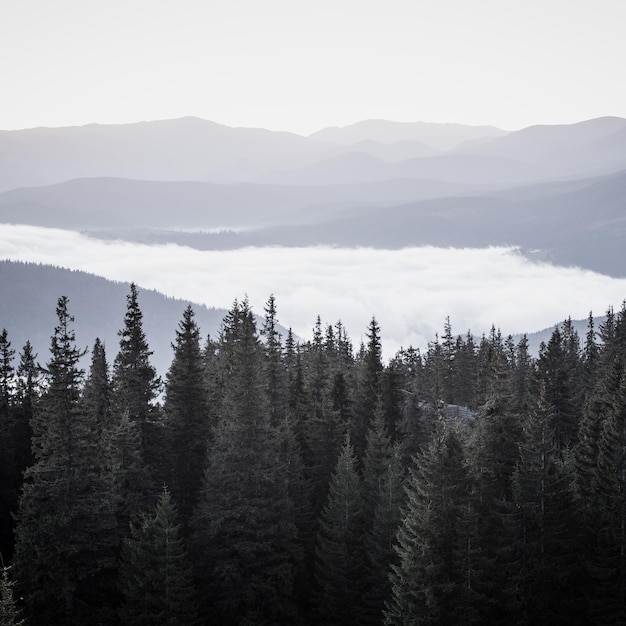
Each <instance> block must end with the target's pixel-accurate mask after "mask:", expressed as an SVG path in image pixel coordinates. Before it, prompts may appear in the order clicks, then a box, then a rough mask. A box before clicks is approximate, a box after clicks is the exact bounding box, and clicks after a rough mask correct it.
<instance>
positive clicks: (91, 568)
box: [14, 297, 115, 624]
mask: <svg viewBox="0 0 626 626" xmlns="http://www.w3.org/2000/svg"><path fill="white" fill-rule="evenodd" d="M67 304H68V300H67V298H65V297H62V298H59V301H58V305H57V311H56V312H57V318H58V325H57V327H56V328H55V332H54V335H53V336H52V340H51V348H50V351H51V358H50V361H49V362H48V366H47V370H46V376H47V382H48V384H47V390H46V392H45V395H44V396H43V398H42V400H41V402H40V403H39V404H38V406H37V410H36V412H35V415H34V419H33V453H34V456H35V464H34V465H33V466H32V467H30V468H28V470H27V471H26V474H25V483H24V488H23V492H22V496H21V499H20V507H19V514H18V516H17V529H16V551H15V561H14V564H15V570H16V575H17V578H18V580H19V581H20V589H21V595H23V596H24V597H25V599H26V603H27V610H28V613H29V617H30V620H31V621H32V622H33V623H42V624H54V623H62V622H65V623H81V622H82V623H84V621H85V619H86V614H87V613H88V614H89V621H90V623H93V624H97V623H100V620H103V621H104V622H106V621H108V615H107V613H106V611H100V610H99V608H100V606H101V601H102V596H101V595H100V593H101V591H102V589H101V587H100V585H99V581H100V578H101V576H102V574H103V571H105V570H106V569H107V568H109V567H111V565H112V559H113V555H114V546H113V542H114V540H115V536H114V528H115V527H114V516H113V504H112V494H111V490H110V483H109V482H108V480H107V478H106V475H105V474H104V473H103V468H102V467H101V465H100V464H99V459H100V455H99V453H98V450H99V446H100V438H99V433H98V430H97V427H96V425H95V424H94V421H93V420H91V419H90V418H89V417H88V416H86V415H85V413H84V412H83V411H82V410H81V405H80V384H81V381H82V378H83V372H82V370H81V369H80V368H79V366H78V362H79V359H80V358H81V356H82V355H83V352H82V351H81V350H79V349H78V348H77V347H76V344H75V337H74V330H73V328H72V324H73V318H72V317H71V316H70V314H69V313H68V310H67ZM44 512H45V513H44Z"/></svg>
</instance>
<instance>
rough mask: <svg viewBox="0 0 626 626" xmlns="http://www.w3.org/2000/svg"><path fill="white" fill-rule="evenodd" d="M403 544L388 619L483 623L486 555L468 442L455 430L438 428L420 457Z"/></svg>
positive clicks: (393, 576) (404, 522)
mask: <svg viewBox="0 0 626 626" xmlns="http://www.w3.org/2000/svg"><path fill="white" fill-rule="evenodd" d="M397 542H398V544H397V551H398V557H399V563H398V564H397V565H394V566H393V567H392V572H391V585H392V599H391V601H390V602H389V604H388V607H387V610H386V612H385V623H386V624H394V625H395V624H402V625H404V624H407V625H408V624H411V625H414V624H437V625H439V624H441V625H444V624H446V625H447V624H474V623H478V621H479V613H478V609H479V606H480V603H481V600H482V598H481V596H480V594H479V593H478V591H477V589H478V582H479V580H478V577H479V569H480V568H479V565H478V564H479V562H480V555H479V552H478V546H477V545H476V544H477V533H476V528H475V519H474V515H473V508H472V501H471V488H470V484H469V481H468V478H467V474H466V467H465V458H464V451H463V445H462V442H461V440H460V438H459V436H458V434H457V433H456V432H455V430H454V429H451V428H448V429H444V428H443V426H441V425H440V426H438V432H437V434H436V436H435V437H434V438H433V441H432V443H431V445H430V447H429V448H428V450H427V451H425V452H424V453H423V454H421V455H420V456H419V457H417V458H416V464H415V466H414V468H413V470H412V473H411V477H410V479H409V482H408V485H407V505H406V510H405V513H404V517H403V520H402V523H401V525H400V528H399V530H398V536H397Z"/></svg>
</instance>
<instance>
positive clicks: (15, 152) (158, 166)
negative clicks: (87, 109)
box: [0, 117, 328, 190]
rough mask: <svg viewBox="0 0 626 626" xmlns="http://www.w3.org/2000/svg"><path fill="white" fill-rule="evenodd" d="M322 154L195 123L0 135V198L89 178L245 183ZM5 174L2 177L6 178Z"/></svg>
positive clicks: (289, 138)
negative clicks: (0, 192) (30, 188)
mask: <svg viewBox="0 0 626 626" xmlns="http://www.w3.org/2000/svg"><path fill="white" fill-rule="evenodd" d="M327 149H328V146H327V145H325V144H323V143H321V142H317V141H314V140H311V139H307V138H305V137H301V136H299V135H295V134H293V133H285V132H273V131H269V130H264V129H252V128H231V127H228V126H222V125H220V124H215V123H214V122H209V121H207V120H202V119H198V118H191V117H189V118H182V119H177V120H163V121H157V122H141V123H136V124H123V125H100V124H91V125H88V126H74V127H65V128H34V129H28V130H15V131H0V167H1V168H2V169H4V170H5V171H0V185H2V186H1V187H0V190H6V189H12V188H16V187H22V186H32V185H47V184H52V183H57V182H62V181H66V180H70V179H73V178H85V177H94V176H112V177H120V178H135V179H142V180H144V179H148V180H220V179H227V180H230V179H232V178H233V177H234V178H235V179H237V180H244V179H246V177H247V176H248V174H250V173H253V174H256V173H258V171H265V170H267V169H268V168H272V167H281V166H282V167H284V166H285V164H286V163H287V162H288V163H293V162H294V161H298V160H300V159H302V160H304V161H305V162H307V161H308V160H311V159H314V158H317V157H318V156H319V155H321V154H323V153H324V152H325V151H326V150H327ZM7 170H8V171H7Z"/></svg>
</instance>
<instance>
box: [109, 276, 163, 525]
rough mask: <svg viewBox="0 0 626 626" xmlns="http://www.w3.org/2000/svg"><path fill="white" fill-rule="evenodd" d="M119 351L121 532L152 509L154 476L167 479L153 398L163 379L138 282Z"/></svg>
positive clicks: (115, 381) (115, 401)
mask: <svg viewBox="0 0 626 626" xmlns="http://www.w3.org/2000/svg"><path fill="white" fill-rule="evenodd" d="M126 300H127V307H126V314H125V316H124V327H123V328H122V330H120V331H119V335H120V348H119V351H118V353H117V356H116V357H115V361H114V364H113V377H112V390H111V401H112V408H113V417H114V421H115V425H114V429H113V432H112V437H113V439H114V440H115V441H116V444H115V446H114V447H113V450H114V451H115V452H116V459H115V460H114V462H113V463H114V465H115V466H116V468H117V471H116V474H117V487H118V490H119V500H120V502H121V509H120V516H121V517H120V520H119V524H120V527H121V528H125V527H127V526H128V522H129V519H130V517H129V516H130V515H132V514H133V513H134V512H135V511H136V510H137V508H138V507H139V508H140V507H149V506H151V505H152V504H153V500H154V497H155V495H156V494H155V487H154V478H155V475H158V476H159V477H160V478H163V474H164V469H165V468H164V467H163V458H164V456H165V450H164V436H163V435H164V429H163V428H162V424H161V421H160V420H159V417H158V411H157V408H156V407H155V405H154V400H155V398H156V395H157V393H158V391H159V389H160V380H159V378H158V377H157V373H156V370H155V369H154V367H153V366H152V365H151V363H150V356H151V354H152V352H151V351H150V349H149V346H148V342H147V340H146V336H145V333H144V331H143V313H142V311H141V308H140V307H139V301H138V291H137V287H136V285H135V284H134V283H132V284H131V286H130V292H129V294H128V296H127V298H126Z"/></svg>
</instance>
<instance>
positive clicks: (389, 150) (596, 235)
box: [0, 117, 626, 276]
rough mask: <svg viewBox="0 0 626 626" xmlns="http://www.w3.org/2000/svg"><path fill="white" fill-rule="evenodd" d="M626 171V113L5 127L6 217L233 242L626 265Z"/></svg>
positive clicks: (2, 197) (600, 267)
mask: <svg viewBox="0 0 626 626" xmlns="http://www.w3.org/2000/svg"><path fill="white" fill-rule="evenodd" d="M624 172H626V119H622V118H618V117H603V118H597V119H593V120H585V121H582V122H580V123H577V124H566V125H553V126H532V127H528V128H525V129H522V130H519V131H513V132H507V131H504V130H502V129H497V128H495V127H491V126H464V125H459V124H429V123H424V122H414V123H399V122H388V121H385V120H366V121H363V122H359V123H357V124H353V125H349V126H346V127H343V128H327V129H322V130H320V131H318V132H317V133H313V134H312V135H311V136H309V137H304V136H301V135H297V134H294V133H285V132H276V131H269V130H263V129H251V128H232V127H227V126H223V125H220V124H216V123H214V122H210V121H207V120H202V119H199V118H181V119H178V120H163V121H157V122H142V123H136V124H126V125H111V126H107V125H97V124H92V125H88V126H82V127H69V128H53V129H51V128H39V129H29V130H23V131H1V132H0V222H4V223H15V224H29V225H38V226H48V227H59V228H66V229H74V230H88V231H92V232H93V233H94V236H98V233H100V236H107V237H108V236H115V234H116V233H117V235H118V236H120V237H122V238H126V239H129V240H131V241H133V240H136V239H137V238H138V237H140V238H142V240H146V239H149V240H152V239H154V240H174V241H181V240H182V239H185V238H186V240H187V241H193V242H194V243H193V245H198V246H202V247H207V246H214V247H216V248H218V249H220V248H225V247H232V246H238V245H269V244H279V245H315V244H317V243H326V244H332V245H350V246H358V245H373V246H384V247H395V248H397V247H401V246H403V245H463V246H485V245H517V246H521V247H522V248H524V249H528V250H529V252H532V254H534V255H535V257H536V258H540V259H545V260H551V261H553V262H556V263H562V264H567V265H572V264H573V265H580V266H581V267H588V268H591V269H594V270H596V271H602V272H604V273H610V274H611V275H619V276H621V275H623V274H624V272H626V269H623V268H626V245H624V244H625V239H626V226H625V222H626V219H625V218H624V216H625V215H626V193H625V190H624ZM188 230H195V231H216V230H229V231H236V232H228V233H225V234H221V235H220V234H215V233H213V234H206V233H205V234H202V235H197V234H192V235H188V234H186V233H181V232H180V231H188ZM158 231H167V232H166V233H160V232H158ZM244 242H246V243H244Z"/></svg>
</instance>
